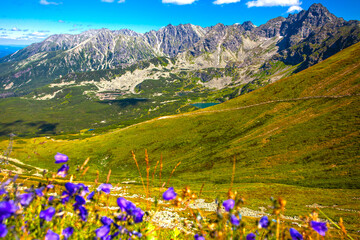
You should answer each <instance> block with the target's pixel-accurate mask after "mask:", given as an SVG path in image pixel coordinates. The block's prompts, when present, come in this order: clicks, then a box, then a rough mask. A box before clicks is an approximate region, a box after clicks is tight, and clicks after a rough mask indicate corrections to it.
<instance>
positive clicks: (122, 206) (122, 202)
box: [116, 197, 127, 212]
mask: <svg viewBox="0 0 360 240" xmlns="http://www.w3.org/2000/svg"><path fill="white" fill-rule="evenodd" d="M116 202H117V204H118V205H119V207H120V209H121V211H122V212H125V210H126V204H127V200H126V199H125V198H123V197H119V198H118V199H117V200H116Z"/></svg>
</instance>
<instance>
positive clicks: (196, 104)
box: [191, 103, 219, 108]
mask: <svg viewBox="0 0 360 240" xmlns="http://www.w3.org/2000/svg"><path fill="white" fill-rule="evenodd" d="M218 104H219V103H193V104H191V105H193V106H194V107H197V108H207V107H211V106H215V105H218Z"/></svg>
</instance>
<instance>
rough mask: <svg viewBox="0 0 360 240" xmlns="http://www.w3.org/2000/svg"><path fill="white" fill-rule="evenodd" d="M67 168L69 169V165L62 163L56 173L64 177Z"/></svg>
mask: <svg viewBox="0 0 360 240" xmlns="http://www.w3.org/2000/svg"><path fill="white" fill-rule="evenodd" d="M69 169H70V167H69V165H67V164H64V165H62V166H61V167H60V168H59V170H58V172H57V175H58V176H60V177H62V178H64V177H66V176H67V174H68V171H69Z"/></svg>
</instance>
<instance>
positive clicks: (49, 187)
mask: <svg viewBox="0 0 360 240" xmlns="http://www.w3.org/2000/svg"><path fill="white" fill-rule="evenodd" d="M46 187H47V188H48V189H53V188H54V185H52V184H48V185H47V186H46Z"/></svg>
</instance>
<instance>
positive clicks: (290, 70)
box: [0, 4, 360, 136]
mask: <svg viewBox="0 0 360 240" xmlns="http://www.w3.org/2000/svg"><path fill="white" fill-rule="evenodd" d="M359 41H360V22H359V21H356V20H352V21H345V20H344V19H342V18H338V17H336V16H335V15H333V14H332V13H330V12H329V11H328V10H327V9H326V8H325V7H324V6H323V5H321V4H313V5H312V6H310V8H309V9H308V10H306V11H305V10H303V11H301V12H299V13H297V14H290V15H289V16H288V17H287V18H284V17H277V18H274V19H271V20H269V21H268V22H267V23H265V24H263V25H260V26H255V25H254V24H253V23H251V22H249V21H247V22H244V23H242V24H234V25H229V26H226V25H224V24H221V23H219V24H217V25H215V26H212V27H206V28H203V27H200V26H195V25H192V24H180V25H178V26H173V25H168V26H166V27H163V28H161V29H160V30H158V31H150V32H147V33H144V34H140V33H136V32H134V31H132V30H128V29H122V30H115V31H112V30H109V29H98V30H89V31H86V32H83V33H81V34H77V35H69V34H59V35H53V36H50V37H49V38H47V39H46V40H44V41H43V42H40V43H34V44H32V45H30V46H28V47H26V48H24V49H21V50H19V51H17V52H15V53H13V54H11V55H8V56H6V57H4V58H1V59H0V98H5V99H2V100H0V106H1V109H0V114H1V115H2V116H6V117H4V118H3V119H2V120H1V121H0V136H5V135H7V134H9V133H11V132H16V133H17V134H25V135H30V136H33V135H34V134H35V135H38V134H55V133H60V132H77V131H79V130H81V129H85V128H102V127H105V126H112V127H114V128H117V127H122V126H127V125H131V124H133V123H137V122H141V121H145V120H148V119H151V118H154V117H158V116H164V115H169V114H175V113H181V112H188V111H193V110H196V107H194V105H192V104H193V103H197V102H212V103H221V102H224V101H227V100H229V99H232V98H235V97H237V96H239V95H242V94H245V93H248V92H251V91H253V90H255V89H257V88H260V87H263V86H266V85H267V84H269V83H272V82H275V81H277V80H279V79H281V78H283V77H287V76H290V75H292V74H294V73H296V72H299V71H301V70H303V69H306V68H308V67H309V66H312V65H314V64H316V63H318V62H321V61H322V60H324V59H326V58H328V57H330V56H332V55H333V54H335V53H337V52H339V51H341V50H342V49H345V48H347V47H349V46H351V45H353V44H355V43H357V42H359ZM74 112H76V113H77V115H76V116H77V118H76V119H72V116H73V115H74ZM34 119H36V121H34ZM69 119H72V120H71V121H70V120H69Z"/></svg>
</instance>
